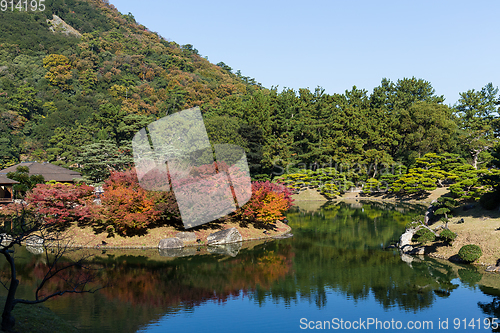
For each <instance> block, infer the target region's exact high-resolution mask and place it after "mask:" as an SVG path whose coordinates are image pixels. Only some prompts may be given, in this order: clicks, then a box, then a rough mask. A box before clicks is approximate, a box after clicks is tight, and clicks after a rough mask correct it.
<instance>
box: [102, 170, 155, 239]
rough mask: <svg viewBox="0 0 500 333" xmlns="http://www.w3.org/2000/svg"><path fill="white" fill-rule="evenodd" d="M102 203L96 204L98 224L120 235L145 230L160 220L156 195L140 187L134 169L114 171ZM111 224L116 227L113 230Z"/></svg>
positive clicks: (105, 185) (106, 185)
mask: <svg viewBox="0 0 500 333" xmlns="http://www.w3.org/2000/svg"><path fill="white" fill-rule="evenodd" d="M103 188H104V194H103V196H102V198H101V205H100V206H97V205H96V206H93V207H92V215H93V219H94V221H95V227H97V228H102V229H105V230H107V231H108V233H109V231H110V230H113V232H116V233H118V234H120V235H133V234H135V233H141V232H144V231H145V230H146V228H147V226H148V225H149V224H150V223H152V222H155V221H156V220H158V219H159V217H160V214H161V212H160V211H159V210H158V209H156V207H155V202H154V200H153V198H151V197H150V195H149V193H148V192H147V191H145V190H144V189H143V188H141V187H140V186H139V182H138V180H137V175H136V174H135V172H134V171H133V170H129V171H125V172H112V173H111V176H110V178H109V179H108V180H107V181H106V182H105V184H104V186H103ZM108 226H113V229H111V228H109V229H108Z"/></svg>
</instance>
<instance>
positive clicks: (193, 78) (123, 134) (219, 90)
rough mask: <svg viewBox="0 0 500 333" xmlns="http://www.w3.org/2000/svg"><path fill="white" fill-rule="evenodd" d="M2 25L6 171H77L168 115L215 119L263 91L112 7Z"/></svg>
mask: <svg viewBox="0 0 500 333" xmlns="http://www.w3.org/2000/svg"><path fill="white" fill-rule="evenodd" d="M1 15H2V25H1V26H0V115H1V116H0V168H3V167H6V166H8V165H11V164H13V163H15V162H18V161H20V160H44V161H52V162H57V163H59V164H64V165H66V166H67V165H71V164H74V162H75V161H74V159H73V158H74V156H76V154H77V153H76V152H75V150H78V147H81V146H84V145H86V144H92V143H95V142H96V141H99V140H111V141H112V142H113V143H115V144H116V145H117V146H122V143H123V142H126V141H127V140H130V138H131V135H133V134H134V132H135V130H136V129H139V128H142V127H143V126H144V124H147V123H149V122H151V121H153V120H156V119H158V118H159V117H162V116H164V115H166V114H168V113H172V112H175V111H178V110H182V109H185V108H189V107H193V106H200V107H201V109H202V111H203V112H208V111H210V110H211V109H213V108H215V107H217V106H218V105H219V104H220V102H221V100H223V99H224V98H226V97H227V96H232V97H238V96H245V95H248V94H251V93H252V92H254V91H256V90H259V89H261V87H260V85H258V84H257V83H256V82H255V81H254V80H251V79H250V78H247V77H243V76H242V75H241V74H239V73H238V75H236V74H233V73H232V72H231V71H230V69H229V67H227V66H226V65H224V64H219V65H220V66H217V65H214V64H211V63H210V62H209V61H208V60H206V59H205V58H203V57H201V56H200V55H199V54H198V51H197V50H196V49H195V48H194V47H193V46H192V45H178V44H177V43H175V42H171V41H167V40H165V39H164V38H163V37H161V36H160V35H159V34H158V33H155V32H151V31H149V30H148V29H147V28H146V27H145V26H143V25H140V24H138V23H136V22H135V19H134V17H133V16H132V15H131V14H128V15H122V14H121V13H119V12H118V11H117V10H116V9H115V8H114V6H113V5H111V4H109V3H107V2H105V1H98V0H89V1H84V0H56V1H51V2H50V3H47V4H46V7H45V9H44V10H43V11H39V10H38V11H34V12H31V11H29V10H28V11H27V12H26V11H21V12H19V11H17V10H14V11H10V10H7V11H5V12H2V14H1ZM57 23H60V25H58V24H57ZM63 25H65V26H66V28H62V26H63ZM68 30H72V31H73V33H72V34H67V33H66V32H67V31H68ZM221 66H222V67H221Z"/></svg>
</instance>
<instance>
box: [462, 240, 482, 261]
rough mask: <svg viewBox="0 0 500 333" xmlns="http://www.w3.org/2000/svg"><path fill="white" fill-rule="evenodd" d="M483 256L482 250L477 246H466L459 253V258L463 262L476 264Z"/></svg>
mask: <svg viewBox="0 0 500 333" xmlns="http://www.w3.org/2000/svg"><path fill="white" fill-rule="evenodd" d="M482 255H483V251H481V248H480V247H479V246H477V245H475V244H468V245H464V246H462V247H461V248H460V250H459V251H458V256H459V257H460V259H462V260H463V261H467V262H474V261H476V260H477V259H479V258H480V257H481V256H482Z"/></svg>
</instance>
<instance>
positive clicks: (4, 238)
mask: <svg viewBox="0 0 500 333" xmlns="http://www.w3.org/2000/svg"><path fill="white" fill-rule="evenodd" d="M13 240H14V238H12V237H11V236H10V235H7V234H6V233H3V234H0V242H1V245H3V246H9V245H10V243H12V241H13Z"/></svg>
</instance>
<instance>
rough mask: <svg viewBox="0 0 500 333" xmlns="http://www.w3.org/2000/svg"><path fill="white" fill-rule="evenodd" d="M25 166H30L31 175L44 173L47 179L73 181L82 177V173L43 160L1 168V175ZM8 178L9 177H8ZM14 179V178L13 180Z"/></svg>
mask: <svg viewBox="0 0 500 333" xmlns="http://www.w3.org/2000/svg"><path fill="white" fill-rule="evenodd" d="M20 166H25V167H28V168H29V170H30V171H29V175H30V176H31V175H42V176H43V178H44V179H45V181H50V180H55V181H56V182H73V179H75V178H82V175H81V174H79V173H78V172H76V171H72V170H69V169H66V168H63V167H60V166H57V165H54V164H51V163H47V162H43V163H39V162H22V163H19V164H16V165H13V166H11V167H8V168H6V169H3V170H0V177H1V176H5V178H7V177H6V175H7V173H9V172H16V169H17V167H20ZM7 179H8V178H7ZM9 180H10V179H9ZM12 181H13V180H12Z"/></svg>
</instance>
